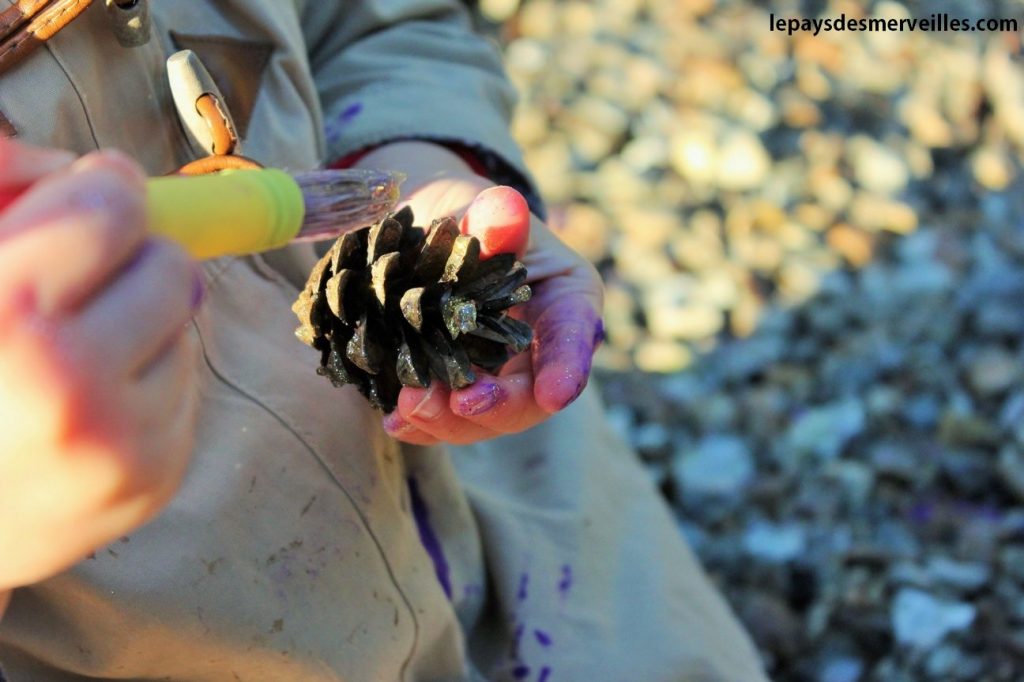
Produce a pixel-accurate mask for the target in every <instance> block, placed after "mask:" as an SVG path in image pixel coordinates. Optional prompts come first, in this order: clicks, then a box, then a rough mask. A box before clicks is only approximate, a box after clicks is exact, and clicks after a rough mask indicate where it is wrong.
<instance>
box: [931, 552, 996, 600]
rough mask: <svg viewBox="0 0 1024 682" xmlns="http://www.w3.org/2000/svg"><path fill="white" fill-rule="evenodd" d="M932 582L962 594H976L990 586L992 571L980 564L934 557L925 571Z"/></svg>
mask: <svg viewBox="0 0 1024 682" xmlns="http://www.w3.org/2000/svg"><path fill="white" fill-rule="evenodd" d="M925 570H926V571H927V574H928V576H929V578H931V580H932V581H934V582H935V583H938V584H942V585H948V586H950V587H952V588H954V589H956V590H959V591H962V592H974V591H975V590H978V589H981V588H982V587H984V586H985V585H986V584H988V581H989V579H990V578H991V570H990V569H989V567H988V565H986V564H984V563H980V562H967V561H954V560H953V559H950V558H948V557H942V556H938V557H932V558H931V559H929V560H928V564H927V567H926V569H925Z"/></svg>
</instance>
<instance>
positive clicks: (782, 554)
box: [743, 521, 807, 564]
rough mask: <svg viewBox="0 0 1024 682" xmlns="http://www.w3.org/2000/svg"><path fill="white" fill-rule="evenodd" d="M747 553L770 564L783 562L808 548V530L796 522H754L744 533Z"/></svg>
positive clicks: (744, 546) (744, 545) (797, 555)
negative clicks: (780, 523) (781, 523)
mask: <svg viewBox="0 0 1024 682" xmlns="http://www.w3.org/2000/svg"><path fill="white" fill-rule="evenodd" d="M743 548H744V549H745V550H746V551H747V554H749V555H750V556H752V557H754V558H755V559H758V560H760V561H764V562H766V563H769V564H782V563H785V562H787V561H792V560H794V559H796V558H797V557H799V556H800V555H802V554H803V553H804V551H805V550H806V548H807V532H806V530H805V529H804V528H803V527H801V526H799V525H796V524H783V525H779V524H774V523H767V522H764V521H755V522H753V523H752V524H751V525H750V526H749V527H748V528H747V530H746V532H745V533H744V534H743Z"/></svg>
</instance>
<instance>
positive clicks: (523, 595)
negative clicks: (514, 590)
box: [516, 573, 530, 601]
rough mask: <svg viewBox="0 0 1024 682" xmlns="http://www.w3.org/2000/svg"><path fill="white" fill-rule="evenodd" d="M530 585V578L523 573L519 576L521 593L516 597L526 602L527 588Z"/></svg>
mask: <svg viewBox="0 0 1024 682" xmlns="http://www.w3.org/2000/svg"><path fill="white" fill-rule="evenodd" d="M529 584H530V576H529V575H527V574H526V573H523V574H522V575H521V576H519V593H518V594H517V595H516V596H517V597H518V598H519V601H526V597H527V592H526V587H527V586H528V585H529Z"/></svg>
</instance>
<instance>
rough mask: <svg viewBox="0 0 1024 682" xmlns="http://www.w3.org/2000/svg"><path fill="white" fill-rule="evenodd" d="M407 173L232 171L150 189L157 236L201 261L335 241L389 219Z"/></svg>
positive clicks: (172, 179) (158, 181)
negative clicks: (183, 248)
mask: <svg viewBox="0 0 1024 682" xmlns="http://www.w3.org/2000/svg"><path fill="white" fill-rule="evenodd" d="M404 179H405V176H404V175H403V174H401V173H396V172H390V171H376V170H363V169H347V170H315V171H308V172H302V173H295V174H293V175H292V174H289V173H286V172H285V171H282V170H277V169H273V168H265V169H260V170H232V171H224V172H221V173H217V174H213V175H199V176H165V177H160V178H151V179H149V180H148V181H147V187H146V190H147V191H146V193H147V211H148V217H149V228H150V230H151V231H152V232H153V233H154V234H158V235H161V236H164V237H168V238H170V239H172V240H174V241H176V242H178V243H179V244H181V245H182V246H184V247H185V249H186V250H187V251H188V252H189V254H191V255H192V256H193V257H194V258H198V259H206V258H217V257H219V256H228V255H242V254H248V253H258V252H260V251H269V250H272V249H277V248H280V247H282V246H284V245H286V244H288V243H289V242H292V241H296V240H301V241H309V240H321V239H334V238H336V237H338V236H339V235H340V234H342V233H344V232H347V231H349V230H354V229H358V228H360V227H365V226H367V225H372V224H374V223H376V222H378V221H380V220H381V219H383V218H384V217H385V216H386V215H387V214H388V212H389V211H391V210H392V209H393V208H394V206H395V204H396V203H397V201H398V194H399V193H398V187H399V185H400V184H401V182H402V181H403V180H404Z"/></svg>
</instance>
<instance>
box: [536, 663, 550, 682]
mask: <svg viewBox="0 0 1024 682" xmlns="http://www.w3.org/2000/svg"><path fill="white" fill-rule="evenodd" d="M549 677H551V668H549V667H547V666H544V667H543V668H541V669H540V675H539V676H538V677H537V682H548V678H549Z"/></svg>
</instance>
